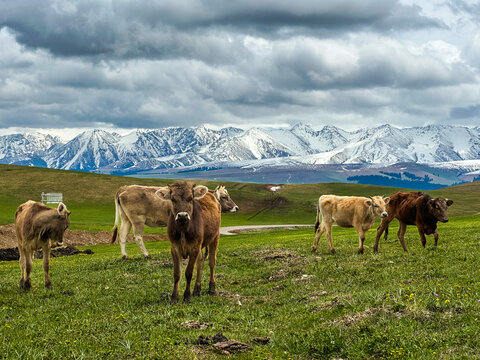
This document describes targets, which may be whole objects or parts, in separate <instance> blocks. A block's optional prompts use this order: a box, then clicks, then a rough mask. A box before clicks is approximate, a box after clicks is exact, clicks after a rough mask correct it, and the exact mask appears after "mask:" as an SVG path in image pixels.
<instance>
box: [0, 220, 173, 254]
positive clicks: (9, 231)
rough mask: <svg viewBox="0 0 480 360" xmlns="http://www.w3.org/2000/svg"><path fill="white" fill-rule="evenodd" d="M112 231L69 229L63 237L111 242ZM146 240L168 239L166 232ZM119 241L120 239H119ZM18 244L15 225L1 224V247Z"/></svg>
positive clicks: (74, 242)
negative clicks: (93, 231) (94, 231)
mask: <svg viewBox="0 0 480 360" xmlns="http://www.w3.org/2000/svg"><path fill="white" fill-rule="evenodd" d="M111 240H112V233H111V232H110V231H99V232H97V233H91V232H88V231H85V230H67V231H65V235H64V237H63V243H64V244H65V245H72V246H84V245H97V244H110V242H111ZM143 240H144V241H164V240H168V238H167V235H166V234H157V235H144V236H143ZM117 241H118V240H117ZM132 241H134V240H133V236H132V234H129V235H128V237H127V242H132ZM16 246H17V238H16V237H15V225H14V224H9V225H2V226H0V249H8V248H14V247H16Z"/></svg>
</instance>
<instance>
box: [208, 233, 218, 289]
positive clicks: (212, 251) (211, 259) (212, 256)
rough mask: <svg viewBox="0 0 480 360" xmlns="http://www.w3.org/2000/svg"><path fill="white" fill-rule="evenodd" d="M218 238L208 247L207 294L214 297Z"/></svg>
mask: <svg viewBox="0 0 480 360" xmlns="http://www.w3.org/2000/svg"><path fill="white" fill-rule="evenodd" d="M217 249H218V236H217V238H216V239H215V241H213V242H211V243H210V245H208V252H209V254H208V265H209V266H210V281H209V283H208V294H209V295H216V294H217V291H216V285H215V264H216V263H217Z"/></svg>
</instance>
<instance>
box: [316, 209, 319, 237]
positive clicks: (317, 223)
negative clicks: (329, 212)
mask: <svg viewBox="0 0 480 360" xmlns="http://www.w3.org/2000/svg"><path fill="white" fill-rule="evenodd" d="M319 225H320V211H319V209H318V207H317V221H316V222H315V234H316V233H317V229H318V226H319Z"/></svg>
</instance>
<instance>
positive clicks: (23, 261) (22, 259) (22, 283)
mask: <svg viewBox="0 0 480 360" xmlns="http://www.w3.org/2000/svg"><path fill="white" fill-rule="evenodd" d="M18 252H19V253H20V261H19V262H20V270H21V271H22V277H21V278H20V289H22V290H26V289H25V269H26V266H27V263H26V258H25V252H24V251H23V249H22V248H20V247H19V248H18Z"/></svg>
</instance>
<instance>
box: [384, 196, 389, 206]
mask: <svg viewBox="0 0 480 360" xmlns="http://www.w3.org/2000/svg"><path fill="white" fill-rule="evenodd" d="M383 200H384V201H385V205H387V204H388V203H389V202H390V198H389V197H384V198H383Z"/></svg>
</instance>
